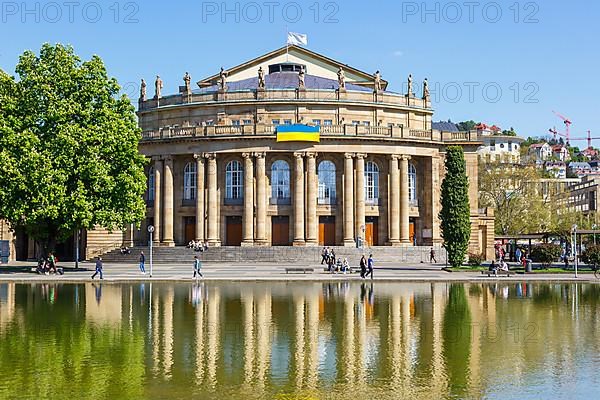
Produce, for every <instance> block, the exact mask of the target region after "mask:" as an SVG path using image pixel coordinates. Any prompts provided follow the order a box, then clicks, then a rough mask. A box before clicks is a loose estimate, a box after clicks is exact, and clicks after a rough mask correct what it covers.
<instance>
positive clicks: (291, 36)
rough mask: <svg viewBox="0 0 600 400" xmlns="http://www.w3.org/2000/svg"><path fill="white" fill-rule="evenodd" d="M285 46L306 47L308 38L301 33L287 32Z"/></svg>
mask: <svg viewBox="0 0 600 400" xmlns="http://www.w3.org/2000/svg"><path fill="white" fill-rule="evenodd" d="M287 44H293V45H296V46H308V36H306V35H305V34H302V33H294V32H288V38H287Z"/></svg>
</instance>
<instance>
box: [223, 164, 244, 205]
mask: <svg viewBox="0 0 600 400" xmlns="http://www.w3.org/2000/svg"><path fill="white" fill-rule="evenodd" d="M243 197H244V168H243V167H242V163H241V162H239V161H229V162H228V163H227V167H226V168H225V199H228V200H238V199H242V198H243Z"/></svg>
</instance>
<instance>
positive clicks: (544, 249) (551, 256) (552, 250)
mask: <svg viewBox="0 0 600 400" xmlns="http://www.w3.org/2000/svg"><path fill="white" fill-rule="evenodd" d="M560 251H561V248H560V246H559V245H557V244H552V243H545V244H540V245H538V246H535V247H534V248H533V249H532V250H531V259H532V260H533V261H536V262H539V263H542V265H543V266H544V267H546V268H548V267H549V266H550V265H552V263H553V262H554V261H556V260H557V259H558V258H559V257H560Z"/></svg>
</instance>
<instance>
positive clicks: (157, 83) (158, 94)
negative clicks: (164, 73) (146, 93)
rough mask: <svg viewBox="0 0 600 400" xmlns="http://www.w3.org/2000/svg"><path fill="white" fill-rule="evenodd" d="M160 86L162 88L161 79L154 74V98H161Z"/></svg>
mask: <svg viewBox="0 0 600 400" xmlns="http://www.w3.org/2000/svg"><path fill="white" fill-rule="evenodd" d="M162 88H163V81H162V79H160V76H158V75H156V81H154V91H155V95H154V98H155V99H160V98H161V90H162Z"/></svg>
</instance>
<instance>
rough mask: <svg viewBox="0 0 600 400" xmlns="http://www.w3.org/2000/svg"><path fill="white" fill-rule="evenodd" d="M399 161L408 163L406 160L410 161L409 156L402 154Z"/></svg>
mask: <svg viewBox="0 0 600 400" xmlns="http://www.w3.org/2000/svg"><path fill="white" fill-rule="evenodd" d="M400 159H401V160H403V161H408V160H410V156H409V155H407V154H402V155H401V156H400Z"/></svg>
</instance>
